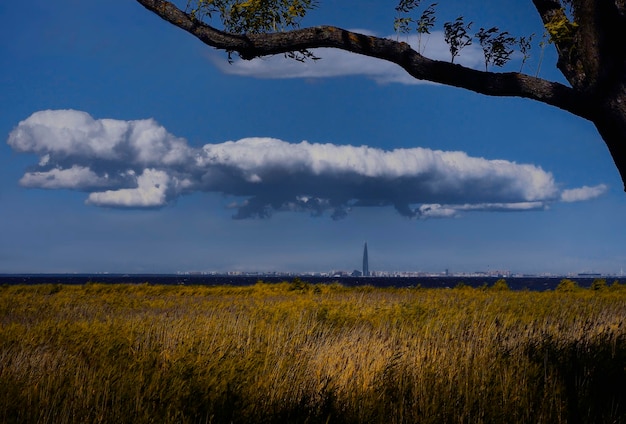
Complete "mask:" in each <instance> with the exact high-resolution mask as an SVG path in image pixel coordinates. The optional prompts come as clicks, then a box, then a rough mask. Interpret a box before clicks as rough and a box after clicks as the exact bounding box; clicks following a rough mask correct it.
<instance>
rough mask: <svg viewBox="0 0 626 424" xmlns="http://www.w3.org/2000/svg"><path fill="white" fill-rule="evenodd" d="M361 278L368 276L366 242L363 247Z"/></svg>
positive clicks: (368, 266)
mask: <svg viewBox="0 0 626 424" xmlns="http://www.w3.org/2000/svg"><path fill="white" fill-rule="evenodd" d="M363 276H364V277H369V276H370V264H369V259H368V257H367V242H366V243H365V247H364V248H363Z"/></svg>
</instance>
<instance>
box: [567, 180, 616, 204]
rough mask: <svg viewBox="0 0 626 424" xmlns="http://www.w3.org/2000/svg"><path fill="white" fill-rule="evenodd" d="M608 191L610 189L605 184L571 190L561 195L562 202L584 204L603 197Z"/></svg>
mask: <svg viewBox="0 0 626 424" xmlns="http://www.w3.org/2000/svg"><path fill="white" fill-rule="evenodd" d="M607 190H608V187H607V186H606V185H605V184H599V185H597V186H593V187H587V186H583V187H580V188H574V189H571V190H563V193H561V200H562V201H564V202H582V201H585V200H590V199H595V198H596V197H599V196H602V195H603V194H604V193H606V191H607Z"/></svg>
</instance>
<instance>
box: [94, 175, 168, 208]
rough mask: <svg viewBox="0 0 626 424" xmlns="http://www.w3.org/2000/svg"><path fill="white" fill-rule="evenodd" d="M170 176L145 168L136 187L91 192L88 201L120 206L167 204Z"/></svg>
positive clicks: (96, 204) (151, 206)
mask: <svg viewBox="0 0 626 424" xmlns="http://www.w3.org/2000/svg"><path fill="white" fill-rule="evenodd" d="M169 182H170V177H169V176H168V175H167V174H166V173H165V172H164V171H157V170H155V169H145V170H144V171H143V173H142V174H141V175H140V176H138V177H137V187H136V188H123V189H118V190H107V191H103V192H94V193H91V194H89V197H88V198H87V201H86V203H87V204H89V205H95V206H108V207H119V208H155V207H161V206H165V205H166V204H167V197H166V193H167V190H168V186H169Z"/></svg>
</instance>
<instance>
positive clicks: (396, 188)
mask: <svg viewBox="0 0 626 424" xmlns="http://www.w3.org/2000/svg"><path fill="white" fill-rule="evenodd" d="M8 143H9V145H10V146H11V147H12V148H13V149H15V150H16V151H19V152H25V153H35V154H37V155H39V156H40V159H39V162H38V164H37V165H34V166H33V169H32V170H30V171H29V172H26V174H25V175H24V176H23V177H22V179H21V180H20V183H21V184H22V185H23V186H25V187H31V188H45V189H71V190H81V191H85V192H87V193H88V196H87V200H86V203H88V204H91V205H95V206H105V207H118V208H125V207H128V208H155V207H163V206H165V205H167V204H169V203H171V202H172V201H174V200H175V199H176V198H178V197H180V196H182V195H185V194H188V193H192V192H198V191H201V192H214V193H221V194H224V195H227V196H233V197H235V198H236V199H240V200H237V201H236V202H235V203H234V204H232V205H231V207H233V208H235V209H236V212H235V214H234V217H235V218H250V217H266V216H269V215H271V214H272V212H274V211H278V210H297V211H309V212H311V213H312V214H315V215H322V214H324V213H328V214H330V216H332V217H333V218H341V217H343V216H345V215H346V214H347V213H348V211H349V210H350V209H351V208H354V207H367V206H393V207H395V208H396V210H397V211H398V212H399V213H400V214H402V215H405V216H409V217H416V218H429V217H437V218H445V217H454V216H458V215H459V214H460V213H462V212H464V211H526V210H536V209H543V208H545V207H546V206H547V205H548V204H549V203H551V202H556V201H582V200H588V199H591V198H594V197H597V196H599V195H601V194H603V193H604V192H605V191H606V189H607V188H606V186H604V185H600V186H597V187H582V188H578V189H571V190H565V191H560V190H559V188H558V185H557V184H556V183H555V181H554V178H553V176H552V175H551V174H550V173H548V172H546V171H544V170H542V169H541V168H539V167H537V166H534V165H529V164H516V163H513V162H509V161H506V160H487V159H483V158H477V157H471V156H469V155H467V154H466V153H463V152H444V151H438V150H430V149H426V148H420V147H417V148H413V149H395V150H390V151H385V150H381V149H375V148H371V147H367V146H358V147H357V146H346V145H334V144H317V143H309V142H307V141H303V142H301V143H297V144H293V143H287V142H285V141H281V140H277V139H272V138H245V139H242V140H238V141H227V142H224V143H218V144H206V145H204V146H203V147H200V148H197V147H192V146H189V145H188V143H187V142H186V141H185V140H184V139H182V138H179V137H176V136H173V135H172V134H170V133H168V132H167V131H166V130H165V128H163V127H162V126H160V125H159V124H158V123H157V122H156V121H154V120H152V119H146V120H137V121H121V120H111V119H93V118H92V117H91V116H90V115H89V114H87V113H85V112H80V111H75V110H47V111H40V112H36V113H34V114H33V115H32V116H30V117H29V118H27V119H26V120H24V121H22V122H20V123H19V125H18V126H17V127H16V128H15V129H14V130H13V131H12V132H11V133H10V135H9V138H8Z"/></svg>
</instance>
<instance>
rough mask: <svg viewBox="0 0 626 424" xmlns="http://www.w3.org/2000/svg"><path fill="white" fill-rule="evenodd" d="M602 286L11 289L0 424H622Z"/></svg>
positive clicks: (622, 380) (617, 318) (3, 304)
mask: <svg viewBox="0 0 626 424" xmlns="http://www.w3.org/2000/svg"><path fill="white" fill-rule="evenodd" d="M593 288H594V289H595V290H593V289H579V288H577V287H576V285H575V284H574V283H572V282H564V283H562V284H561V285H560V286H559V288H558V289H557V290H555V291H550V292H529V291H515V292H514V291H509V290H507V289H506V284H505V283H503V282H501V283H500V284H497V285H496V287H491V288H484V289H471V288H467V287H466V288H455V289H419V288H411V289H408V288H404V289H379V288H374V287H371V286H366V287H355V288H346V287H343V286H340V285H338V284H327V285H326V284H320V285H308V284H306V283H303V282H301V281H298V280H294V282H292V283H282V284H264V283H258V284H256V285H254V286H247V287H228V286H222V287H201V286H153V285H148V284H143V285H104V284H86V285H83V286H68V285H39V286H3V287H2V288H0V324H1V330H0V422H3V423H322V422H323V423H620V422H626V324H625V323H624V321H625V320H626V287H624V286H620V285H612V286H606V285H604V284H602V283H601V282H600V283H598V284H596V285H594V287H593Z"/></svg>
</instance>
